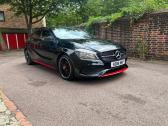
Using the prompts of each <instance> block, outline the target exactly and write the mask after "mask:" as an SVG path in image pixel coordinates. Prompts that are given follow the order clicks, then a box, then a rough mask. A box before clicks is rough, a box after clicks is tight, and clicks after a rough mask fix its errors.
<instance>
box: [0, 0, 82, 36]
mask: <svg viewBox="0 0 168 126" xmlns="http://www.w3.org/2000/svg"><path fill="white" fill-rule="evenodd" d="M81 1H82V0H0V3H9V4H10V5H11V9H12V10H13V11H14V12H15V14H16V15H24V17H25V21H26V25H27V29H28V34H31V33H32V25H33V24H35V23H37V22H39V21H41V20H42V19H43V18H44V17H45V16H46V15H47V14H49V13H53V12H54V13H58V12H59V11H60V10H62V9H63V8H64V6H67V5H70V4H77V3H80V2H81Z"/></svg>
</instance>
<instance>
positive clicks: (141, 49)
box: [135, 40, 149, 60]
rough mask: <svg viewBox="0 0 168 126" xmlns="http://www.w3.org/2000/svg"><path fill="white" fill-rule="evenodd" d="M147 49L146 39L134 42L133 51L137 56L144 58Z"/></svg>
mask: <svg viewBox="0 0 168 126" xmlns="http://www.w3.org/2000/svg"><path fill="white" fill-rule="evenodd" d="M148 50H149V49H148V43H147V42H146V41H141V40H139V41H138V42H137V43H136V47H135V51H136V54H137V55H138V57H139V58H141V59H143V60H145V59H146V55H147V54H148Z"/></svg>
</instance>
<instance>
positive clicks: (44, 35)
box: [42, 30, 51, 37]
mask: <svg viewBox="0 0 168 126" xmlns="http://www.w3.org/2000/svg"><path fill="white" fill-rule="evenodd" d="M49 36H51V32H50V31H48V30H44V31H43V32H42V37H49Z"/></svg>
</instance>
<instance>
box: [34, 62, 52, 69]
mask: <svg viewBox="0 0 168 126" xmlns="http://www.w3.org/2000/svg"><path fill="white" fill-rule="evenodd" d="M34 62H35V63H37V64H40V65H42V66H45V67H47V68H50V69H55V68H54V67H53V66H51V65H48V64H45V63H44V62H42V61H37V60H36V61H34Z"/></svg>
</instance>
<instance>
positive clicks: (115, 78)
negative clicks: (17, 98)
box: [17, 63, 127, 85]
mask: <svg viewBox="0 0 168 126" xmlns="http://www.w3.org/2000/svg"><path fill="white" fill-rule="evenodd" d="M26 66H27V64H26V63H21V64H18V65H17V67H18V68H25V67H26ZM30 67H31V68H32V67H34V68H35V69H36V70H37V69H39V70H40V71H44V72H47V73H48V74H51V75H54V76H57V77H58V78H60V79H61V77H59V74H58V72H56V70H53V69H49V68H46V67H44V66H42V65H39V64H35V65H31V66H30ZM26 68H27V67H26ZM126 75H127V73H120V74H117V75H113V76H110V77H105V78H75V79H74V80H73V81H67V82H69V84H77V85H79V84H82V85H98V84H105V83H108V82H114V81H118V80H120V79H121V78H123V77H125V76H126Z"/></svg>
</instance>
